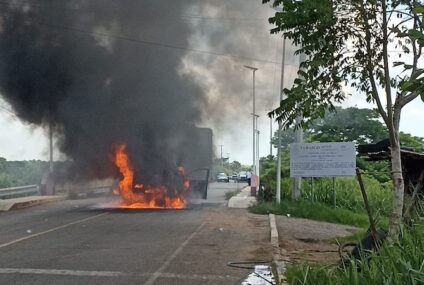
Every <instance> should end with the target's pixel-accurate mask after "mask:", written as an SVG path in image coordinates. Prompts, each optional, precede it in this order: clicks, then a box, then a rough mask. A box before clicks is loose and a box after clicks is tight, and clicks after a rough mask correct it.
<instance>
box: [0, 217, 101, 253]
mask: <svg viewBox="0 0 424 285" xmlns="http://www.w3.org/2000/svg"><path fill="white" fill-rule="evenodd" d="M107 214H108V213H101V214H98V215H95V216H91V217H88V218H85V219H82V220H78V221H74V222H71V223H68V224H65V225H61V226H58V227H55V228H52V229H49V230H46V231H42V232H39V233H36V234H32V235H29V236H25V237H22V238H18V239H15V240H12V241H10V242H6V243H3V244H0V248H3V247H7V246H9V245H12V244H15V243H18V242H21V241H24V240H28V239H32V238H35V237H38V236H42V235H45V234H48V233H51V232H54V231H57V230H61V229H64V228H67V227H70V226H72V225H76V224H80V223H83V222H86V221H89V220H92V219H95V218H98V217H101V216H104V215H107Z"/></svg>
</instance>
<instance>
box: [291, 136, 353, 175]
mask: <svg viewBox="0 0 424 285" xmlns="http://www.w3.org/2000/svg"><path fill="white" fill-rule="evenodd" d="M355 168H356V148H355V144H354V143H352V142H331V143H293V144H291V145H290V176H291V177H334V176H355V175H356V172H355Z"/></svg>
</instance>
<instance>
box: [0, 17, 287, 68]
mask: <svg viewBox="0 0 424 285" xmlns="http://www.w3.org/2000/svg"><path fill="white" fill-rule="evenodd" d="M0 15H1V16H4V17H12V16H11V15H6V14H0ZM33 24H36V25H39V26H43V27H47V28H50V29H59V30H63V31H69V32H75V33H80V34H84V35H89V36H93V37H94V36H96V37H102V38H108V39H116V40H122V41H128V42H132V43H136V44H143V45H150V46H157V47H162V48H168V49H174V50H180V51H187V52H191V53H198V54H205V55H211V56H216V57H229V58H234V59H239V60H250V61H255V62H261V63H266V64H279V63H278V62H276V61H273V60H267V59H259V58H252V57H247V56H242V55H233V54H228V53H220V52H214V51H206V50H200V49H195V48H189V47H180V46H175V45H171V44H165V43H160V42H154V41H148V40H142V39H135V38H131V37H125V36H119V35H110V34H106V33H101V32H91V31H87V30H84V29H81V28H78V27H67V26H61V25H52V24H50V23H45V22H37V21H34V22H33Z"/></svg>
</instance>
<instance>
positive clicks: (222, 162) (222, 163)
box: [219, 144, 224, 166]
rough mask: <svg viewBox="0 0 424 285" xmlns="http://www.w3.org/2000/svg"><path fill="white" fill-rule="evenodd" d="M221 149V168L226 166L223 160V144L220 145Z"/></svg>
mask: <svg viewBox="0 0 424 285" xmlns="http://www.w3.org/2000/svg"><path fill="white" fill-rule="evenodd" d="M219 146H220V147H221V166H224V161H223V160H222V147H223V146H224V145H223V144H220V145H219Z"/></svg>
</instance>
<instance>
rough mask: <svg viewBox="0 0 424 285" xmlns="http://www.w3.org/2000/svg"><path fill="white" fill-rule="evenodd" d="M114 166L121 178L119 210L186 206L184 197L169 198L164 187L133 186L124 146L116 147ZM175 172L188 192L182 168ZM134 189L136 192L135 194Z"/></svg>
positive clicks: (132, 175)
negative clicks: (178, 174)
mask: <svg viewBox="0 0 424 285" xmlns="http://www.w3.org/2000/svg"><path fill="white" fill-rule="evenodd" d="M115 165H116V166H117V167H118V169H119V171H120V172H121V174H122V176H123V178H122V180H121V181H120V182H119V195H120V196H121V198H122V203H121V205H119V207H120V208H129V209H139V208H174V209H182V208H184V207H185V206H186V200H185V197H183V196H182V195H179V194H177V195H175V196H174V197H170V196H169V195H168V191H167V190H168V189H167V188H166V187H165V186H159V187H152V186H150V185H144V184H141V183H138V184H135V185H134V170H133V168H132V166H131V162H130V159H129V156H128V154H127V152H126V145H125V144H122V145H118V146H117V147H116V150H115ZM177 171H178V172H179V173H180V175H181V177H182V178H183V188H184V190H188V188H189V187H190V181H189V180H188V178H187V176H186V171H185V169H184V167H182V166H179V167H178V168H177ZM134 189H136V190H137V191H136V192H135V191H134Z"/></svg>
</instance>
